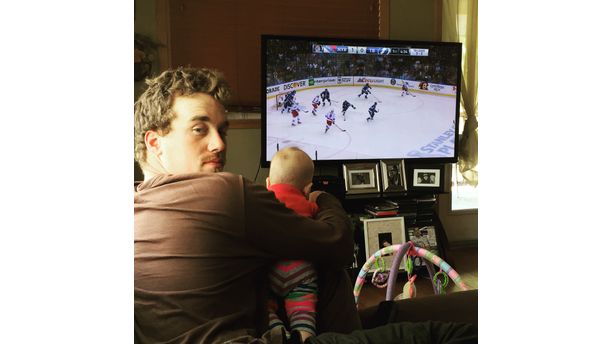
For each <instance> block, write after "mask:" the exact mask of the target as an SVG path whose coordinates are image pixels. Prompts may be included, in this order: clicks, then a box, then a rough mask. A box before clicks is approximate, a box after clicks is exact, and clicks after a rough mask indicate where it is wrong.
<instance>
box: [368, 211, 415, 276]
mask: <svg viewBox="0 0 612 344" xmlns="http://www.w3.org/2000/svg"><path fill="white" fill-rule="evenodd" d="M362 221H363V237H364V251H365V259H366V260H367V259H368V258H369V257H370V256H372V255H373V254H374V253H375V252H376V251H378V250H380V249H381V248H383V247H385V246H388V245H395V244H402V243H404V242H406V231H405V228H404V217H403V216H397V217H385V218H372V219H368V218H364V219H363V220H362ZM382 258H383V260H384V261H385V267H386V269H387V270H389V269H390V268H391V264H392V263H393V255H389V256H384V257H382ZM403 261H404V263H405V258H404V260H403ZM404 263H402V264H400V270H403V269H404V266H405V264H404ZM375 269H376V268H375V266H374V265H373V266H372V267H371V268H370V272H374V270H375Z"/></svg>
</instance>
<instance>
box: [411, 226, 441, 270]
mask: <svg viewBox="0 0 612 344" xmlns="http://www.w3.org/2000/svg"><path fill="white" fill-rule="evenodd" d="M407 232H408V240H410V241H412V243H413V244H414V245H415V246H417V247H420V248H424V249H426V250H427V251H429V252H431V253H433V254H435V255H439V250H438V240H437V238H436V227H434V226H411V227H409V228H408V229H407ZM414 265H415V266H424V265H425V262H424V261H423V260H422V259H420V258H416V259H415V260H414Z"/></svg>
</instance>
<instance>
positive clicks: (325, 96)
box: [321, 88, 331, 106]
mask: <svg viewBox="0 0 612 344" xmlns="http://www.w3.org/2000/svg"><path fill="white" fill-rule="evenodd" d="M326 100H327V101H328V102H329V105H331V99H329V91H328V90H327V88H326V89H325V91H323V92H321V101H323V106H325V101H326Z"/></svg>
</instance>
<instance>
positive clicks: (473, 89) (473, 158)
mask: <svg viewBox="0 0 612 344" xmlns="http://www.w3.org/2000/svg"><path fill="white" fill-rule="evenodd" d="M442 40H443V41H446V42H461V43H463V60H462V73H461V75H462V77H461V104H462V105H463V108H464V109H465V113H462V114H461V115H462V116H463V117H464V118H465V125H464V128H463V132H462V133H461V135H460V138H459V162H458V166H459V171H460V172H461V174H462V175H463V178H464V179H465V180H466V181H467V182H468V183H469V184H470V185H473V186H476V185H478V171H477V166H478V1H477V0H444V1H443V5H442Z"/></svg>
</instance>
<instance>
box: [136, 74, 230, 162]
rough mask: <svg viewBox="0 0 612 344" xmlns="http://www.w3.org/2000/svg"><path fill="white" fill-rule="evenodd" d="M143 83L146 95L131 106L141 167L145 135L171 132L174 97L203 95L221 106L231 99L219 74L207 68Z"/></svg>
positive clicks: (143, 159)
mask: <svg viewBox="0 0 612 344" xmlns="http://www.w3.org/2000/svg"><path fill="white" fill-rule="evenodd" d="M146 83H147V86H148V87H147V89H146V91H144V93H143V94H142V95H141V96H140V97H139V98H138V101H136V103H135V104H134V157H135V159H136V160H137V161H138V163H139V164H140V166H141V167H142V166H143V164H145V163H146V160H147V146H146V145H145V141H144V136H145V133H146V132H147V131H148V130H155V131H157V130H160V131H161V133H162V134H163V135H165V134H167V133H169V132H170V129H171V128H170V123H172V120H173V119H174V118H175V117H176V114H174V113H173V112H172V104H173V101H174V98H175V97H178V96H188V95H191V94H194V93H206V94H208V95H210V96H211V97H213V98H214V99H216V100H218V101H219V102H221V104H224V105H225V103H226V102H227V101H228V100H229V97H230V88H229V85H228V83H227V81H225V79H224V78H223V76H222V74H221V73H220V72H218V71H216V70H211V69H206V68H192V67H185V68H183V67H179V68H177V69H174V70H167V71H165V72H163V73H161V74H160V75H159V76H158V77H156V78H152V79H147V80H146Z"/></svg>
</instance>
